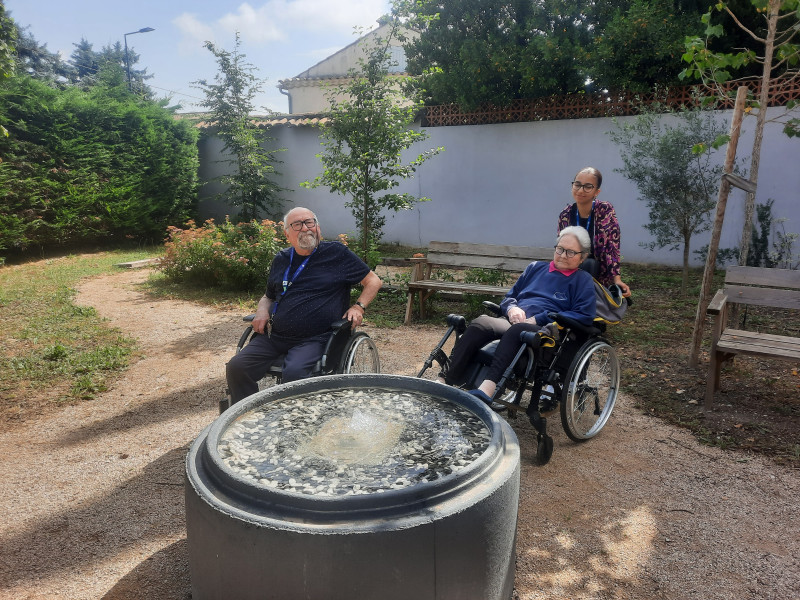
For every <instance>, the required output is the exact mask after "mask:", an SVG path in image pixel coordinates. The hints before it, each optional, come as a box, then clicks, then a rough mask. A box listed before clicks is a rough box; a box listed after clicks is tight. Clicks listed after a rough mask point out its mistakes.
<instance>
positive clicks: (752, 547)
mask: <svg viewBox="0 0 800 600" xmlns="http://www.w3.org/2000/svg"><path fill="white" fill-rule="evenodd" d="M146 277H147V272H146V271H129V272H121V273H118V274H114V275H110V276H103V277H99V278H95V279H91V280H88V281H86V282H85V283H84V284H83V285H82V286H81V288H80V293H79V296H78V302H79V303H80V304H83V305H89V306H93V307H94V308H96V309H97V311H98V313H99V314H100V315H101V316H103V317H105V318H107V319H108V320H109V321H110V324H111V325H113V326H116V327H119V328H120V329H121V330H123V331H124V332H126V333H128V334H130V335H133V336H135V337H136V338H137V339H138V341H139V345H140V349H141V354H142V357H141V359H140V360H139V361H138V362H136V363H135V364H133V366H131V368H130V369H129V370H128V371H127V372H126V373H124V374H123V376H122V377H121V378H120V379H118V380H117V381H116V383H115V384H114V385H113V387H112V388H111V389H110V390H109V391H107V392H105V393H103V394H101V395H99V396H98V397H97V398H96V399H95V400H93V401H87V402H82V403H78V404H74V405H71V406H66V407H63V408H61V409H59V410H54V411H48V412H47V413H45V414H43V415H42V416H40V417H38V418H35V419H28V420H26V421H24V422H22V423H16V424H6V425H4V426H3V430H2V431H0V456H2V457H3V460H2V461H0V514H1V515H2V516H0V548H2V550H1V551H0V598H3V599H8V600H12V599H14V600H17V599H19V600H22V599H25V600H33V599H52V598H68V599H76V600H77V599H95V598H103V599H140V598H141V599H186V598H191V583H190V574H189V569H188V558H187V543H186V532H185V526H184V500H183V468H184V467H183V461H184V457H185V455H186V451H187V449H188V447H189V444H190V443H191V442H192V440H193V439H194V438H195V437H196V436H197V435H198V434H199V433H200V432H201V431H202V429H203V428H204V427H205V426H207V425H208V424H209V423H211V422H212V421H213V420H214V418H215V417H216V416H217V401H218V400H219V399H220V398H221V397H222V395H223V391H224V387H225V384H224V380H223V365H224V363H225V361H226V360H227V358H228V357H229V355H231V354H232V353H233V350H234V345H235V341H236V339H237V338H238V336H239V333H240V332H241V321H240V316H241V315H240V314H238V313H236V312H232V311H220V310H215V309H213V308H209V307H204V306H198V305H194V304H190V303H187V302H181V301H173V300H154V299H152V298H149V297H147V296H145V295H144V294H143V293H141V292H140V291H139V290H138V289H137V283H139V282H141V281H142V280H143V279H144V278H146ZM442 331H443V328H442V329H437V328H430V327H418V326H410V327H402V328H399V329H395V330H391V331H389V330H375V329H373V330H370V334H371V335H372V336H373V337H374V338H375V339H376V340H377V343H378V346H379V349H380V354H381V361H382V366H383V371H384V372H386V373H394V374H404V375H411V374H414V373H415V372H416V369H417V368H418V365H419V364H421V362H422V360H423V359H424V358H425V356H426V355H427V353H428V351H429V350H430V349H431V348H432V347H433V346H434V345H435V343H436V341H437V340H438V338H439V336H440V335H441V333H442ZM621 361H622V362H623V365H624V362H625V356H624V354H623V355H622V356H621ZM634 400H635V399H633V398H630V397H626V396H625V395H624V394H623V395H622V396H621V397H620V399H619V401H618V405H617V408H616V409H615V412H614V415H613V416H612V418H611V421H610V423H609V425H608V426H607V427H606V428H605V430H604V431H603V432H602V433H601V435H600V436H598V437H597V438H595V439H593V440H591V441H589V442H587V443H585V444H575V443H573V442H571V441H570V440H569V439H568V438H567V437H566V436H565V435H564V434H563V432H562V430H561V426H560V423H558V419H557V418H554V419H551V421H550V422H551V427H550V432H551V434H552V435H553V436H554V438H555V452H554V455H553V459H552V460H551V462H550V463H549V464H548V465H546V466H544V467H539V466H536V465H535V464H534V461H533V459H534V454H535V438H534V436H533V435H532V428H531V427H530V425H529V424H528V423H527V421H526V420H525V419H522V418H520V419H516V420H514V421H512V425H513V428H514V430H515V431H516V433H517V435H518V437H519V441H520V446H521V449H522V475H521V477H522V482H521V496H520V513H519V523H518V527H519V531H518V542H517V575H516V592H515V594H516V597H517V598H518V599H523V600H534V599H570V600H577V599H611V598H613V599H635V600H651V599H670V600H674V599H698V600H700V599H703V600H715V599H719V600H723V599H724V600H728V599H731V598H735V599H753V600H755V599H759V600H762V599H771V600H783V599H786V600H789V599H792V598H797V594H798V590H800V532H798V528H797V514H798V508H800V474H799V473H798V471H797V470H793V469H791V468H789V467H786V466H781V465H776V464H774V463H773V462H770V461H768V460H765V459H762V458H760V457H758V456H755V455H747V454H741V453H726V452H724V451H722V450H719V449H716V448H710V447H706V446H702V445H700V444H698V443H697V442H696V441H695V440H694V439H693V438H692V437H691V436H690V434H688V433H687V432H685V431H683V430H679V429H675V428H672V427H670V426H667V425H665V424H663V423H662V422H660V421H658V420H656V419H654V418H652V417H648V416H647V415H643V414H641V413H640V412H639V411H637V410H636V409H634V408H632V406H633V404H634ZM475 600H481V599H477V598H476V599H475Z"/></svg>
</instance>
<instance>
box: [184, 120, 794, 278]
mask: <svg viewBox="0 0 800 600" xmlns="http://www.w3.org/2000/svg"><path fill="white" fill-rule="evenodd" d="M626 118H633V117H626ZM626 118H623V119H626ZM720 118H721V119H728V120H729V118H730V113H729V112H727V111H726V112H724V113H720ZM726 123H727V121H726ZM754 126H755V119H754V118H746V119H745V121H744V126H743V135H742V139H741V140H740V142H739V152H738V156H739V159H740V160H742V161H743V164H744V165H745V167H749V164H750V151H751V148H752V140H753V128H754ZM612 128H613V123H612V122H611V120H610V119H581V120H568V121H567V120H565V121H543V122H532V123H514V124H499V125H475V126H460V127H431V128H424V131H425V132H426V133H428V134H429V136H430V138H429V139H428V140H427V141H426V142H422V143H420V144H418V147H415V148H412V149H413V150H414V151H415V152H414V154H416V153H418V152H421V151H423V150H426V149H428V148H431V147H434V146H443V147H445V151H444V152H442V153H441V154H439V155H438V156H436V157H434V158H432V159H430V160H429V161H428V162H426V163H424V164H423V165H422V166H421V167H420V168H419V169H418V171H417V174H416V176H415V178H414V179H413V180H410V181H407V182H404V183H403V184H402V185H401V187H400V188H399V189H400V190H401V191H407V192H410V193H413V194H415V195H424V196H427V197H429V198H431V200H432V201H431V202H425V203H420V204H418V205H417V206H416V207H415V208H414V209H413V210H410V211H405V212H402V213H399V214H394V213H390V214H389V215H388V216H387V223H386V227H385V229H384V241H387V242H398V243H401V244H408V245H414V246H425V245H427V244H428V242H430V241H431V240H453V241H474V242H482V243H491V244H513V245H531V246H546V245H548V244H551V243H552V242H553V241H554V238H555V231H556V218H557V215H558V213H559V211H560V210H561V209H563V208H564V207H565V206H566V205H567V203H569V202H571V201H572V197H571V194H570V187H569V183H570V181H572V179H573V177H574V175H575V173H576V172H577V171H578V170H579V169H580V168H581V167H584V166H587V165H591V166H594V167H597V168H598V169H600V171H601V172H602V173H603V189H602V194H601V197H602V198H603V199H605V200H608V201H610V202H612V203H613V204H614V207H615V209H616V211H617V216H618V218H619V221H620V226H621V229H622V253H623V260H624V261H629V262H647V263H655V264H669V265H679V264H681V261H682V255H681V251H680V250H675V251H670V250H668V249H661V250H656V251H655V252H651V251H650V250H647V249H645V248H642V247H641V246H640V245H639V243H640V242H645V243H646V242H649V241H651V237H650V235H649V233H648V232H647V231H646V230H645V229H644V227H643V225H645V224H646V223H647V222H648V221H649V219H648V215H647V207H646V205H645V203H644V202H642V201H640V200H638V199H637V198H638V191H637V188H636V186H635V185H634V184H633V183H632V182H630V181H628V180H626V179H625V178H624V177H622V175H620V174H619V173H617V172H615V169H618V168H621V167H622V161H621V159H620V157H619V152H618V149H617V147H616V146H615V145H614V144H613V143H612V142H611V141H610V139H609V137H608V135H607V133H606V132H608V131H610V130H611V129H612ZM726 129H727V124H726ZM271 134H272V135H273V136H274V137H276V138H278V141H277V145H278V147H284V148H287V151H286V152H283V153H281V154H280V158H281V160H283V161H284V164H282V165H281V166H280V167H279V170H280V171H282V177H281V183H282V185H284V186H285V187H288V188H291V189H293V190H294V191H292V192H288V193H286V194H285V197H286V199H287V203H286V207H287V208H291V207H292V206H306V207H308V208H310V209H311V210H313V211H314V212H315V213H316V214H317V215H318V217H319V219H320V222H321V223H322V227H323V233H324V234H325V235H326V237H328V238H333V237H335V236H336V234H338V233H348V232H354V231H355V230H356V225H355V222H354V220H353V217H352V215H351V213H350V211H349V210H348V209H346V208H345V207H344V199H343V198H342V197H341V196H338V195H334V194H331V193H329V192H328V190H327V188H318V189H314V190H306V189H303V188H300V186H299V183H300V182H301V181H305V180H309V179H313V178H314V177H315V176H316V175H318V174H319V173H320V172H321V170H322V166H321V163H320V161H319V159H318V158H316V157H315V154H317V153H318V152H320V151H321V147H320V144H319V139H318V137H317V130H316V129H313V128H310V127H281V128H275V129H273V130H272V132H271ZM218 147H219V146H218V142H217V141H214V140H209V141H207V142H205V143H203V144H202V145H201V149H200V150H201V162H202V166H201V176H206V175H207V174H208V173H209V172H210V170H213V169H214V168H215V166H214V165H211V164H210V163H209V158H210V156H211V154H212V153H214V152H215V151H216V152H218ZM215 148H216V150H215ZM724 151H725V150H724V148H723V149H721V150H720V151H718V155H719V156H718V158H719V161H720V162H722V160H723V159H724ZM799 151H800V140H797V139H790V138H787V137H786V136H785V135H784V134H783V133H782V131H781V127H780V125H777V124H768V125H767V130H766V132H765V135H764V143H763V147H762V152H761V168H760V172H759V186H758V194H757V198H756V201H757V202H759V203H763V202H766V201H767V199H769V198H773V199H774V200H775V205H774V207H773V216H776V217H785V218H788V219H789V221H788V222H787V223H786V225H785V227H786V230H787V232H800V203H798V202H797V200H798V198H797V196H798V190H800V169H797V167H796V165H797V163H798V161H797V158H798V153H799ZM218 167H219V166H218V165H217V168H218ZM207 191H208V190H204V193H205V192H207ZM714 193H715V197H716V190H715V192H714ZM744 197H745V194H744V192H742V191H741V190H735V189H734V190H733V191H732V192H731V195H730V198H729V200H728V209H727V213H726V219H725V224H724V228H723V235H722V240H721V247H723V248H725V247H733V246H737V245H738V244H739V238H740V236H741V228H742V223H743V218H742V212H743V205H744ZM200 211H201V217H203V218H206V217H208V216H214V217H216V218H220V217H224V215H225V214H226V212H231V211H230V209H228V210H226V209H225V208H224V207H219V206H217V205H216V204H215V203H214V202H209V201H208V200H206V201H203V202H202V203H201V207H200ZM712 216H713V213H712ZM709 239H710V232H706V233H703V234H700V235H697V236H695V238H694V239H693V240H692V250H696V249H698V248H700V247H701V246H703V245H705V244H708V242H709ZM798 246H799V247H800V244H798ZM796 250H797V249H796ZM692 258H693V263H694V264H697V265H699V264H702V263H701V262H700V260H699V259H698V258H697V257H696V256H694V254H692Z"/></svg>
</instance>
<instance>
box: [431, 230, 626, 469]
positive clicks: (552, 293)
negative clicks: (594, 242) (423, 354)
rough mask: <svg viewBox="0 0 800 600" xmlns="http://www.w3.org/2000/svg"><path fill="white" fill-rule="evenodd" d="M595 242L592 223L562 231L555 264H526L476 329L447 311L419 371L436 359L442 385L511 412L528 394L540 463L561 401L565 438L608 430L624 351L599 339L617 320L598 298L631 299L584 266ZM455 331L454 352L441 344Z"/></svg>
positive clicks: (550, 448) (550, 442) (548, 453)
mask: <svg viewBox="0 0 800 600" xmlns="http://www.w3.org/2000/svg"><path fill="white" fill-rule="evenodd" d="M589 248H590V239H589V235H588V233H587V232H586V230H585V229H583V228H582V227H567V228H565V229H563V230H562V231H561V232H560V234H559V236H558V240H557V242H556V247H555V253H554V255H553V261H552V262H550V263H548V262H542V261H537V262H533V263H531V264H530V265H528V267H527V268H526V270H525V272H524V273H523V274H522V275H521V276H520V278H519V279H518V280H517V282H516V283H515V284H514V286H513V287H512V288H511V290H510V291H509V292H508V294H506V297H505V298H504V299H503V301H502V302H501V304H500V305H499V306H498V305H496V304H493V303H489V302H484V305H485V306H487V308H489V309H490V310H491V311H492V312H494V314H495V315H496V316H489V315H482V316H480V317H478V318H477V319H475V320H474V321H472V323H470V325H469V327H467V326H466V321H465V319H464V317H462V316H460V315H450V316H449V317H448V324H449V328H448V331H447V332H446V333H445V335H444V337H443V338H442V340H441V341H440V342H439V344H438V346H437V347H436V348H435V349H434V350H433V352H432V353H431V355H430V356H429V357H428V359H427V360H426V362H425V365H424V366H423V368H422V370H421V371H420V373H419V375H418V376H420V377H421V376H422V375H423V374H424V373H425V371H426V370H427V369H428V368H430V367H431V366H432V364H433V362H434V361H436V362H438V363H439V365H440V366H441V371H440V372H439V377H438V380H439V381H440V382H442V383H446V384H448V385H454V386H459V387H462V388H464V389H467V390H470V393H471V394H473V395H474V396H476V397H478V398H479V399H480V400H482V401H484V402H486V403H487V404H489V405H490V406H491V407H492V408H494V409H495V410H497V411H500V410H509V416H511V417H514V416H515V415H516V412H517V411H518V410H520V404H521V401H522V398H523V396H524V394H525V392H526V391H530V392H531V396H530V401H529V403H528V407H527V409H526V411H525V412H526V414H527V415H528V417H529V419H530V421H531V423H532V425H533V426H534V428H535V429H536V431H537V442H538V446H537V461H538V462H539V463H540V464H545V463H546V462H548V461H549V460H550V457H551V455H552V452H553V440H552V438H551V437H550V436H549V435H548V434H547V431H546V423H547V421H546V418H545V417H544V416H543V414H545V415H546V414H548V413H549V412H551V411H553V410H555V409H556V408H558V406H559V404H560V407H561V421H562V424H563V426H564V430H565V432H566V433H567V435H568V436H569V437H570V438H571V439H573V440H575V441H585V440H587V439H590V438H591V437H594V436H595V435H596V434H597V433H598V432H599V431H600V429H602V427H603V426H604V425H605V423H606V421H607V420H608V418H609V416H610V414H611V411H612V410H613V406H614V403H615V401H616V394H617V388H618V387H619V366H618V362H617V358H616V353H615V352H614V349H613V348H612V347H611V346H610V345H609V344H608V342H607V341H606V340H604V339H603V338H602V337H601V334H602V333H603V331H604V329H605V325H604V322H607V321H609V320H610V318H609V316H608V315H604V318H602V319H599V320H595V317H596V314H597V306H598V304H600V303H605V302H610V303H611V305H612V306H618V307H620V306H622V305H623V302H622V299H621V291H619V290H617V291H616V294H617V295H616V296H612V295H611V294H609V293H608V291H607V290H605V288H603V287H602V286H600V284H599V283H597V282H596V281H594V280H593V279H592V276H591V275H590V274H589V273H588V272H586V271H584V270H582V269H581V268H580V266H581V263H582V262H583V260H584V259H585V258H586V256H587V255H588V254H589ZM600 290H603V291H602V292H600ZM598 294H599V295H600V296H603V297H602V299H600V300H598V298H599V296H598ZM602 312H604V313H605V312H606V311H605V310H604V311H602ZM621 312H622V311H620V313H618V314H621ZM611 318H613V317H611ZM454 332H455V334H456V342H455V345H454V347H453V349H452V351H451V353H450V356H447V355H445V353H444V351H443V350H442V347H443V346H444V344H445V342H446V340H447V339H448V338H449V337H450V335H451V334H452V333H454Z"/></svg>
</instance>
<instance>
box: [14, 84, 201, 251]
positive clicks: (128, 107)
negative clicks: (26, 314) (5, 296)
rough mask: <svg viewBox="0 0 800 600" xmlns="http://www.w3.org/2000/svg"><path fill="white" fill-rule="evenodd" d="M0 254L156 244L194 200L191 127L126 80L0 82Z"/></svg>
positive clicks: (191, 209)
mask: <svg viewBox="0 0 800 600" xmlns="http://www.w3.org/2000/svg"><path fill="white" fill-rule="evenodd" d="M0 125H2V126H4V127H5V128H6V129H7V130H8V132H9V136H8V137H4V136H0V158H2V161H0V198H3V202H0V254H3V253H5V252H7V253H12V252H13V253H23V252H25V251H26V249H28V248H53V247H56V246H69V247H74V246H77V245H84V244H88V243H92V244H93V243H98V242H100V243H102V242H106V241H116V240H118V239H129V240H131V241H134V240H136V241H139V242H142V241H146V242H152V241H155V240H159V241H160V239H161V236H162V235H163V232H164V229H165V228H166V227H167V226H168V225H177V224H180V223H184V222H185V221H186V219H188V218H189V217H190V216H191V215H192V214H193V213H194V210H195V207H196V202H197V169H198V151H197V131H196V130H195V128H194V127H192V125H191V124H190V123H189V122H188V121H186V120H180V119H175V115H174V114H173V113H172V111H170V110H169V109H167V108H165V107H164V106H162V105H161V104H160V103H158V102H151V101H145V100H140V99H138V98H137V97H135V96H134V95H132V94H129V93H128V92H127V89H126V86H125V81H124V79H118V80H116V81H114V80H109V81H108V82H107V85H96V86H93V87H92V88H91V89H88V90H83V89H79V88H76V87H66V88H64V89H55V88H51V87H49V86H47V85H46V84H45V83H43V82H40V81H37V80H34V79H32V78H30V77H28V76H24V75H20V76H18V77H13V78H11V79H10V80H6V81H2V82H0Z"/></svg>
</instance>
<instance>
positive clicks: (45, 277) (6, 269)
mask: <svg viewBox="0 0 800 600" xmlns="http://www.w3.org/2000/svg"><path fill="white" fill-rule="evenodd" d="M154 252H155V253H157V252H159V250H158V249H153V248H144V249H140V250H135V251H128V252H100V253H92V254H80V255H69V256H63V257H59V258H50V259H45V260H38V261H31V262H26V263H21V264H17V265H8V266H3V267H0V340H2V347H3V352H2V354H1V355H0V399H2V411H3V413H4V414H14V413H19V412H22V411H24V410H26V409H28V408H30V406H29V404H30V402H32V401H33V399H34V398H36V399H38V401H42V399H44V401H46V402H49V403H60V402H64V401H70V400H76V399H81V398H92V397H94V395H95V394H97V393H98V392H101V391H103V390H105V389H106V387H107V380H108V377H109V376H111V374H113V373H115V372H118V371H119V370H121V369H124V368H125V367H126V366H127V364H128V360H129V357H130V355H131V353H132V352H134V350H135V347H136V345H135V341H134V340H132V339H130V338H128V337H126V336H124V335H122V334H121V333H120V332H119V331H117V330H114V329H112V328H110V327H108V326H107V325H106V324H105V323H104V322H103V320H102V319H101V318H100V317H99V316H98V315H97V314H96V312H95V311H94V309H92V308H89V307H83V306H77V305H76V304H75V303H74V298H75V290H76V287H77V285H78V284H79V282H80V280H81V279H83V278H84V277H91V276H93V275H98V274H101V273H108V272H111V271H112V270H113V269H114V266H113V265H114V264H116V263H119V262H125V261H130V260H138V259H142V258H146V257H148V256H153V254H154Z"/></svg>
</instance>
